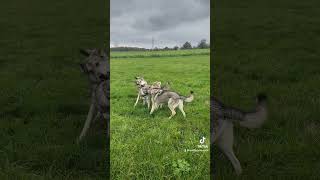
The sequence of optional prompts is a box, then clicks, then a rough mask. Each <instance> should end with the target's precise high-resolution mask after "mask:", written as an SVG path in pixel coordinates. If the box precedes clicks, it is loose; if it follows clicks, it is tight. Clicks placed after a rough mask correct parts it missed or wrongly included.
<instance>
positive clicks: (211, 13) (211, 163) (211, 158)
mask: <svg viewBox="0 0 320 180" xmlns="http://www.w3.org/2000/svg"><path fill="white" fill-rule="evenodd" d="M213 5H214V4H213V2H212V1H210V44H211V46H210V98H211V99H212V97H213V92H214V82H213V79H214V78H213V71H214V67H213V56H214V54H213V52H214V47H215V46H214V33H213V26H214V17H215V16H213V11H214V6H213ZM210 102H211V100H210ZM211 106H212V104H211V103H210V179H211V180H213V179H215V178H214V175H215V161H214V151H213V128H214V123H213V122H214V119H213V117H214V116H213V112H212V109H213V108H211Z"/></svg>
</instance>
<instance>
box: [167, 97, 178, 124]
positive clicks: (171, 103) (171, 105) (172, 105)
mask: <svg viewBox="0 0 320 180" xmlns="http://www.w3.org/2000/svg"><path fill="white" fill-rule="evenodd" d="M178 105H179V104H178V103H177V102H176V101H175V100H173V99H171V101H170V100H169V101H168V107H169V109H170V110H171V116H170V117H169V119H171V118H172V117H173V116H175V115H176V114H177V113H176V111H175V109H176V108H177V106H178Z"/></svg>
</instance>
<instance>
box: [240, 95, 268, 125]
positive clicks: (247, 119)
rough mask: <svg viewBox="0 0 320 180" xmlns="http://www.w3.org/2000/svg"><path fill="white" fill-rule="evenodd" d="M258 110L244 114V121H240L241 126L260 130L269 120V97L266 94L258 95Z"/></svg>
mask: <svg viewBox="0 0 320 180" xmlns="http://www.w3.org/2000/svg"><path fill="white" fill-rule="evenodd" d="M256 98H257V105H256V109H255V110H254V111H252V112H247V113H245V114H244V117H243V120H242V121H240V126H242V127H247V128H259V127H261V126H262V124H263V123H264V122H265V121H266V119H267V107H266V102H267V96H266V95H264V94H258V95H257V97H256Z"/></svg>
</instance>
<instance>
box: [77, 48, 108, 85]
mask: <svg viewBox="0 0 320 180" xmlns="http://www.w3.org/2000/svg"><path fill="white" fill-rule="evenodd" d="M80 53H81V54H83V55H85V56H86V60H85V62H84V63H81V64H80V67H81V70H82V72H84V73H86V74H88V76H89V80H90V81H91V82H93V83H97V82H101V81H103V80H107V79H108V78H109V75H110V72H109V63H108V56H107V52H106V50H102V49H81V50H80Z"/></svg>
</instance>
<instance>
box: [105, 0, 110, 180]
mask: <svg viewBox="0 0 320 180" xmlns="http://www.w3.org/2000/svg"><path fill="white" fill-rule="evenodd" d="M106 13H107V18H106V19H107V22H106V30H107V36H106V37H105V38H106V42H105V48H106V49H107V53H108V59H109V61H108V63H109V66H108V71H109V74H110V76H111V71H110V58H111V56H110V0H107V2H106ZM109 79H110V77H109ZM107 91H108V92H109V93H108V99H109V101H110V81H109V84H108V87H107ZM109 104H110V102H109ZM108 112H109V113H108V118H107V121H108V122H107V130H106V131H107V146H106V147H107V148H106V153H107V154H106V155H107V160H106V161H107V163H106V164H107V168H106V171H107V179H110V164H111V163H110V106H109V107H108Z"/></svg>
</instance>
